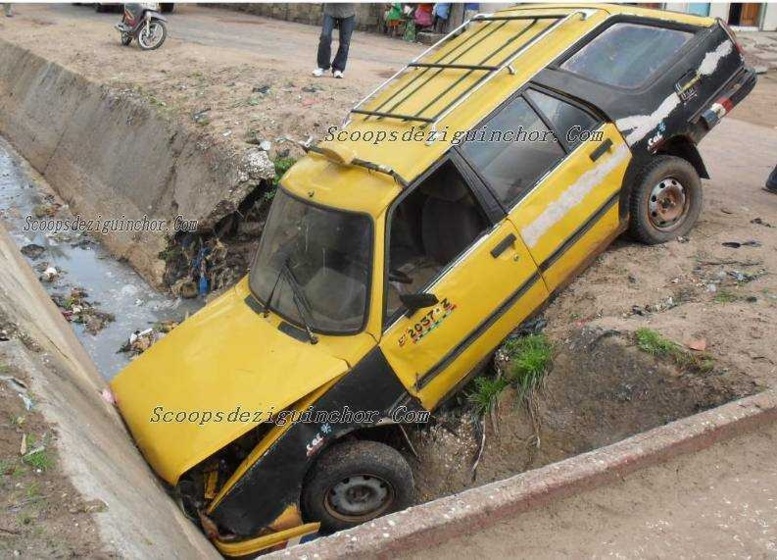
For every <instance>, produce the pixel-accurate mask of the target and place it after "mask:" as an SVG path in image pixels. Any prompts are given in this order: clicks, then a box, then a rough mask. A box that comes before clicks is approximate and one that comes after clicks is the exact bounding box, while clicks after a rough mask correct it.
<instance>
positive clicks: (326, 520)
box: [301, 441, 414, 532]
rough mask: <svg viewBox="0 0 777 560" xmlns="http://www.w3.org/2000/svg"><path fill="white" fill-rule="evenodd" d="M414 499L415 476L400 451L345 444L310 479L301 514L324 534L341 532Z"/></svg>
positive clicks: (323, 460)
mask: <svg viewBox="0 0 777 560" xmlns="http://www.w3.org/2000/svg"><path fill="white" fill-rule="evenodd" d="M413 493H414V485H413V472H412V471H411V470H410V465H408V463H407V461H406V460H405V458H404V457H403V456H402V454H401V453H399V451H397V450H396V449H394V448H392V447H389V446H388V445H385V444H383V443H378V442H376V441H354V442H347V443H341V444H338V445H335V446H334V447H332V448H330V449H328V450H326V451H324V453H323V454H322V456H321V457H320V458H319V460H318V461H317V462H316V464H315V465H313V467H312V468H311V472H310V473H308V477H307V480H306V482H305V485H304V487H303V489H302V500H301V501H302V512H303V515H304V516H305V518H306V520H310V521H320V522H321V528H322V529H323V530H324V531H327V532H333V531H340V530H342V529H348V528H350V527H354V526H355V525H359V524H360V523H364V522H365V521H369V520H371V519H375V518H376V517H379V516H381V515H384V514H386V513H391V512H394V511H398V510H400V509H404V508H406V507H408V506H409V505H410V504H411V501H412V499H413Z"/></svg>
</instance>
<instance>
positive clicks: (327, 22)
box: [318, 14, 356, 72]
mask: <svg viewBox="0 0 777 560" xmlns="http://www.w3.org/2000/svg"><path fill="white" fill-rule="evenodd" d="M335 23H337V26H338V36H337V40H338V43H339V45H338V47H337V54H335V59H334V60H332V62H331V64H330V60H331V59H332V31H333V30H334V28H335ZM354 27H356V16H351V17H347V18H334V17H332V16H329V15H326V14H324V26H323V28H322V29H321V37H320V38H319V40H318V67H319V68H323V69H324V70H329V68H330V67H331V68H332V69H333V70H340V71H341V72H343V71H344V70H345V63H346V62H347V61H348V47H349V46H350V44H351V35H353V29H354Z"/></svg>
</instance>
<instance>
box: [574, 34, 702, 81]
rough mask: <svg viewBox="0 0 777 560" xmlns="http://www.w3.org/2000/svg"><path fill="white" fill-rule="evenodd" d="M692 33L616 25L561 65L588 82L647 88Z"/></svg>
mask: <svg viewBox="0 0 777 560" xmlns="http://www.w3.org/2000/svg"><path fill="white" fill-rule="evenodd" d="M691 37H693V33H690V32H688V31H679V30H677V29H666V28H663V27H653V26H650V25H642V24H637V23H616V24H614V25H612V26H610V27H608V28H607V29H606V30H605V31H603V32H602V33H600V34H599V35H597V36H596V37H594V38H593V39H592V40H591V42H590V43H588V44H587V45H585V46H584V47H582V48H581V49H580V50H579V51H577V52H576V53H575V54H573V55H572V57H570V58H569V59H567V61H566V62H564V63H563V64H562V65H561V68H562V69H563V70H568V71H569V72H573V73H575V74H578V75H580V76H583V77H585V78H589V79H591V80H595V81H597V82H602V83H605V84H609V85H613V86H618V87H622V88H638V87H640V86H642V85H644V84H646V83H647V82H648V81H649V80H650V79H651V78H652V77H653V76H654V74H655V73H656V71H657V70H658V69H659V68H661V66H663V65H664V64H665V63H666V62H667V61H669V60H670V59H671V58H672V56H674V55H675V53H677V51H679V50H680V49H681V48H682V46H683V45H684V44H685V43H686V42H687V41H688V40H689V39H690V38H691Z"/></svg>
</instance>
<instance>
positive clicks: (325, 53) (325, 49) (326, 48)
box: [318, 14, 342, 70]
mask: <svg viewBox="0 0 777 560" xmlns="http://www.w3.org/2000/svg"><path fill="white" fill-rule="evenodd" d="M334 28H335V18H333V17H332V16H330V15H327V14H324V24H323V27H322V28H321V36H320V37H319V39H318V67H319V68H322V69H324V70H329V67H330V66H331V64H329V60H330V59H331V58H332V30H333V29H334ZM340 33H342V30H341V31H340Z"/></svg>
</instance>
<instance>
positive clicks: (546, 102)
mask: <svg viewBox="0 0 777 560" xmlns="http://www.w3.org/2000/svg"><path fill="white" fill-rule="evenodd" d="M526 95H527V97H528V98H529V100H530V101H531V102H532V103H534V106H535V107H537V108H538V109H539V110H540V112H542V114H544V115H545V117H547V119H548V120H549V121H550V122H551V123H552V124H553V126H554V127H555V129H556V131H557V132H558V135H559V136H560V138H559V140H561V141H562V142H563V143H564V144H565V145H566V147H567V149H568V150H569V151H572V150H574V149H575V147H576V146H577V145H578V144H580V142H581V141H582V140H583V139H585V138H586V137H588V135H590V133H592V132H593V131H594V130H596V129H597V128H599V120H598V119H595V118H594V117H592V116H591V115H590V114H588V113H586V112H585V111H583V110H582V109H578V108H577V107H575V106H574V105H570V104H569V103H565V102H564V101H561V100H560V99H557V98H555V97H551V96H550V95H546V94H544V93H540V92H539V91H535V90H533V89H530V90H529V91H528V92H527V93H526Z"/></svg>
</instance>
